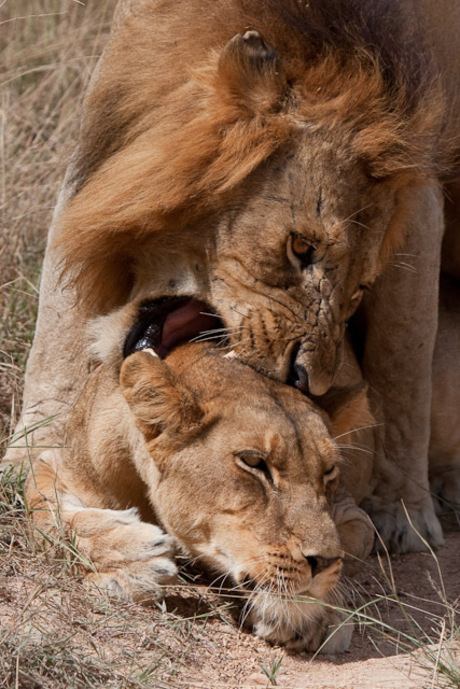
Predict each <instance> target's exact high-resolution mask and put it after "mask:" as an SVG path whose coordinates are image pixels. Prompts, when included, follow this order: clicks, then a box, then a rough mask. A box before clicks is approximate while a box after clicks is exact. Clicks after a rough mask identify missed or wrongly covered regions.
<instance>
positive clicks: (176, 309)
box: [123, 296, 225, 359]
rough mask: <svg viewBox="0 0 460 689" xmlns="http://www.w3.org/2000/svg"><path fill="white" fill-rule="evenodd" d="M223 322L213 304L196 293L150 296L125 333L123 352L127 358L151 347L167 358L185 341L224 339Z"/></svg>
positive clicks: (160, 355)
mask: <svg viewBox="0 0 460 689" xmlns="http://www.w3.org/2000/svg"><path fill="white" fill-rule="evenodd" d="M222 325H223V324H222V321H221V319H220V317H219V316H218V315H217V314H216V312H215V311H214V309H213V308H211V307H210V306H208V305H207V304H206V303H204V302H202V301H199V300H198V299H194V298H193V297H188V296H184V297H170V296H169V297H160V298H158V299H148V300H145V301H144V302H143V303H142V304H141V306H140V308H139V314H138V320H137V321H136V323H135V324H134V325H133V327H132V328H131V329H130V331H129V333H128V335H127V337H126V340H125V345H124V350H123V355H124V357H125V358H126V357H127V356H129V354H132V353H133V352H136V351H140V350H143V349H152V350H153V351H154V352H155V353H156V354H158V356H159V357H161V358H162V359H164V358H165V357H166V356H167V355H168V354H169V352H171V351H172V350H173V349H174V348H175V347H177V346H178V345H180V344H183V343H185V342H190V341H203V340H208V339H209V340H212V341H216V340H217V341H223V340H225V330H224V328H223V327H222Z"/></svg>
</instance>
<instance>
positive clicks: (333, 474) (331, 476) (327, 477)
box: [323, 464, 339, 486]
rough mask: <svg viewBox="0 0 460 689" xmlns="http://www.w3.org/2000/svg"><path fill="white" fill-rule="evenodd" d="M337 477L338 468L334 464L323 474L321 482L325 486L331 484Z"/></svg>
mask: <svg viewBox="0 0 460 689" xmlns="http://www.w3.org/2000/svg"><path fill="white" fill-rule="evenodd" d="M338 476H339V467H338V466H337V465H336V464H334V466H332V467H331V468H330V469H328V470H327V471H325V472H324V474H323V481H324V485H325V486H326V485H327V484H328V483H331V482H332V481H335V479H336V478H338Z"/></svg>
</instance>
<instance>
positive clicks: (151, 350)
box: [141, 347, 160, 359]
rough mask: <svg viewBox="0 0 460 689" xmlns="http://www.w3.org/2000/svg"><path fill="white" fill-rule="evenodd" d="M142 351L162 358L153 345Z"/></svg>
mask: <svg viewBox="0 0 460 689" xmlns="http://www.w3.org/2000/svg"><path fill="white" fill-rule="evenodd" d="M141 351H142V352H148V353H149V354H151V355H152V356H154V357H155V358H156V359H159V358H160V357H159V356H158V354H157V353H156V351H155V350H154V349H152V348H151V347H146V348H145V349H142V350H141Z"/></svg>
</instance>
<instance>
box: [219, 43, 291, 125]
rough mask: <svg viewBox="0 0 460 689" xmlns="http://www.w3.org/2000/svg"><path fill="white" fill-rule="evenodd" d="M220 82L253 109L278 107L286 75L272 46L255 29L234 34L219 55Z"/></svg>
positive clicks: (234, 97) (280, 104) (243, 103)
mask: <svg viewBox="0 0 460 689" xmlns="http://www.w3.org/2000/svg"><path fill="white" fill-rule="evenodd" d="M218 74H219V82H220V84H221V85H222V87H223V89H225V90H226V91H227V95H229V96H230V97H232V98H233V99H234V100H236V101H237V102H238V104H239V105H244V106H246V107H247V108H249V109H250V110H252V111H253V112H255V113H266V112H276V111H278V110H280V109H281V106H282V101H283V96H284V94H285V91H286V79H285V77H284V74H283V72H282V69H281V65H280V62H279V59H278V55H277V53H276V51H275V50H273V49H272V48H270V47H269V46H267V45H266V43H265V42H264V40H263V38H262V37H261V36H260V34H259V33H258V32H257V31H246V33H245V34H243V35H241V34H237V35H236V36H234V37H233V38H232V39H231V40H230V41H229V42H228V43H227V45H226V46H225V48H224V49H223V51H222V54H221V56H220V59H219V66H218Z"/></svg>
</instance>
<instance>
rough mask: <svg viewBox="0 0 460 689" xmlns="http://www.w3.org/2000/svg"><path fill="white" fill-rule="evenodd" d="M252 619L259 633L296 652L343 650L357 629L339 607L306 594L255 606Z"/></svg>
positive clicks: (264, 637) (267, 639)
mask: <svg viewBox="0 0 460 689" xmlns="http://www.w3.org/2000/svg"><path fill="white" fill-rule="evenodd" d="M250 619H251V622H252V624H253V629H254V633H255V634H257V636H260V637H261V638H262V639H264V640H265V641H269V642H270V643H273V644H279V645H281V646H285V647H286V648H287V649H288V650H290V651H294V652H296V653H301V652H303V651H306V652H308V653H314V652H319V653H327V654H336V653H343V652H344V651H346V650H347V649H348V647H349V645H350V641H351V635H352V633H353V624H352V622H350V621H349V620H347V619H346V618H345V616H344V615H343V613H342V612H341V611H340V610H339V609H337V608H336V607H334V606H333V605H330V604H328V603H326V602H317V601H315V600H313V599H307V598H306V597H299V598H298V599H295V600H293V601H292V602H286V601H283V602H282V603H279V604H278V605H267V604H265V605H263V606H262V607H260V608H259V607H257V608H253V610H252V611H251V618H250Z"/></svg>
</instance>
